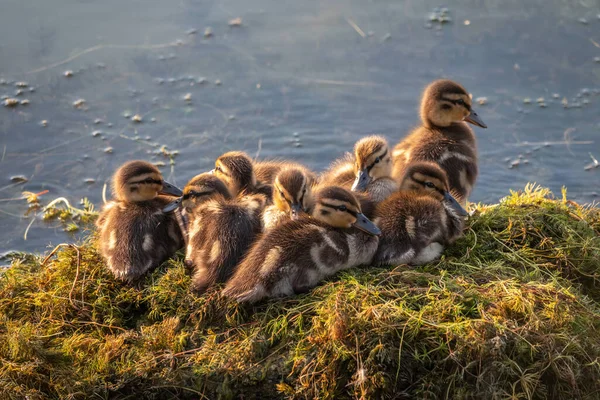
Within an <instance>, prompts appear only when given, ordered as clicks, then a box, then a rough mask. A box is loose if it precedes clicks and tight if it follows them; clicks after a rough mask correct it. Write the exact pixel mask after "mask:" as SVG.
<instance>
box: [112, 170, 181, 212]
mask: <svg viewBox="0 0 600 400" xmlns="http://www.w3.org/2000/svg"><path fill="white" fill-rule="evenodd" d="M113 194H114V196H115V198H116V199H117V200H121V201H127V202H140V201H148V200H152V199H154V198H155V197H156V196H158V195H159V194H164V195H170V196H181V194H182V192H181V190H180V189H179V188H177V187H176V186H174V185H171V184H170V183H168V182H165V181H164V180H163V177H162V174H161V173H160V171H159V170H158V168H156V166H154V165H152V164H150V163H149V162H146V161H140V160H136V161H129V162H126V163H125V164H123V165H122V166H121V167H120V168H119V169H118V170H117V172H115V175H114V177H113Z"/></svg>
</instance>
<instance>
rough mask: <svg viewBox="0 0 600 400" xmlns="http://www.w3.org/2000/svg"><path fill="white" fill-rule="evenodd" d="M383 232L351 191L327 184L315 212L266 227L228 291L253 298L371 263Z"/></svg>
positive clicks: (305, 285) (288, 290)
mask: <svg viewBox="0 0 600 400" xmlns="http://www.w3.org/2000/svg"><path fill="white" fill-rule="evenodd" d="M379 234H380V231H379V229H378V228H377V226H375V225H374V224H373V223H372V222H371V221H370V220H369V219H367V218H366V217H365V216H364V215H363V214H362V212H361V208H360V204H359V202H358V200H356V198H355V197H354V195H353V194H352V192H350V191H348V190H346V189H344V188H341V187H336V186H330V187H326V188H323V189H321V190H320V191H319V192H318V193H317V195H316V201H315V206H314V208H313V211H312V218H311V217H308V216H305V217H302V218H300V219H298V220H295V221H287V222H285V223H283V224H281V225H278V226H276V227H275V228H273V229H272V230H270V231H268V232H267V233H265V234H264V235H263V236H262V237H261V239H259V240H258V242H257V243H256V244H255V245H254V246H253V247H252V248H251V249H250V251H249V253H248V255H247V256H246V258H245V259H244V260H243V261H242V263H241V264H240V265H239V266H238V268H237V270H236V272H235V273H234V275H233V277H232V278H231V279H230V280H229V282H227V284H226V285H225V289H224V290H223V294H224V295H225V296H228V297H233V298H234V299H236V300H237V301H238V302H250V303H254V302H257V301H259V300H261V299H263V298H265V297H279V296H289V295H292V294H294V293H302V292H306V291H308V290H309V289H310V288H312V287H314V286H316V285H317V284H318V283H319V282H320V281H321V280H322V279H324V278H326V277H328V276H330V275H333V274H335V273H336V272H337V271H339V270H342V269H346V268H351V267H355V266H358V265H363V264H367V263H369V262H370V261H371V259H372V258H373V255H374V254H375V252H376V251H377V243H378V241H379V240H378V237H377V235H379Z"/></svg>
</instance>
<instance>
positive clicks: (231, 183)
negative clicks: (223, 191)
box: [213, 151, 256, 196]
mask: <svg viewBox="0 0 600 400" xmlns="http://www.w3.org/2000/svg"><path fill="white" fill-rule="evenodd" d="M213 173H214V175H215V176H216V177H217V178H219V179H221V180H222V181H223V182H225V184H226V185H227V187H229V191H230V192H231V194H232V195H234V196H237V195H238V194H239V193H241V192H242V191H244V190H246V189H248V188H251V187H254V186H256V176H255V175H254V167H253V165H252V160H251V159H250V157H248V155H247V154H246V153H244V152H241V151H230V152H228V153H225V154H223V155H222V156H221V157H219V158H217V161H216V162H215V169H214V170H213Z"/></svg>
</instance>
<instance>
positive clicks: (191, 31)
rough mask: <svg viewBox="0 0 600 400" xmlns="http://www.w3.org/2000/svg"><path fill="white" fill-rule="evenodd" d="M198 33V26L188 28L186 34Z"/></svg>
mask: <svg viewBox="0 0 600 400" xmlns="http://www.w3.org/2000/svg"><path fill="white" fill-rule="evenodd" d="M196 33H198V29H196V28H191V29H188V30H187V32H186V34H188V35H195V34H196Z"/></svg>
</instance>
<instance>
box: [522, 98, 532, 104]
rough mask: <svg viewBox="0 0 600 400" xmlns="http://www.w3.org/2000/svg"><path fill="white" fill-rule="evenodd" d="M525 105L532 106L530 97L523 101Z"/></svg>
mask: <svg viewBox="0 0 600 400" xmlns="http://www.w3.org/2000/svg"><path fill="white" fill-rule="evenodd" d="M523 104H531V99H530V98H529V97H525V98H524V99H523Z"/></svg>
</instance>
